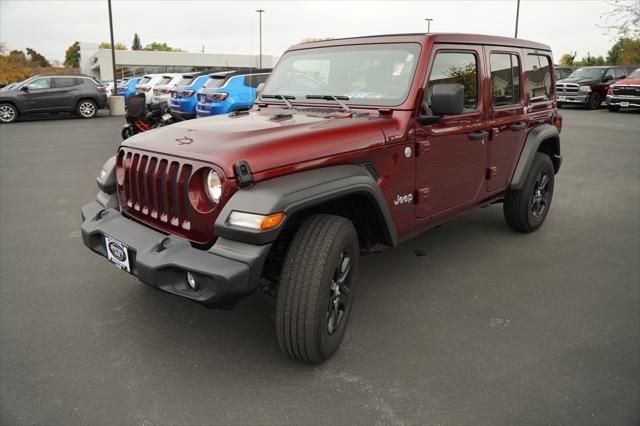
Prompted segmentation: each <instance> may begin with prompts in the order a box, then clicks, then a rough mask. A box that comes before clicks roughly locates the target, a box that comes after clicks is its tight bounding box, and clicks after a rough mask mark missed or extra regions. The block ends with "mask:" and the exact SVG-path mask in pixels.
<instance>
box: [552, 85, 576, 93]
mask: <svg viewBox="0 0 640 426" xmlns="http://www.w3.org/2000/svg"><path fill="white" fill-rule="evenodd" d="M578 88H579V85H577V84H573V83H560V84H557V85H556V92H557V93H558V94H566V93H578Z"/></svg>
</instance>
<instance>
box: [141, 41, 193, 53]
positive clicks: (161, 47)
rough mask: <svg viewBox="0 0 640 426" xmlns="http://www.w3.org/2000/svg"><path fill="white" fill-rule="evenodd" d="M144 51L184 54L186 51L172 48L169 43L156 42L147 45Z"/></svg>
mask: <svg viewBox="0 0 640 426" xmlns="http://www.w3.org/2000/svg"><path fill="white" fill-rule="evenodd" d="M143 50H157V51H160V52H184V50H182V49H180V48H176V47H171V46H169V45H167V43H158V42H156V41H154V42H152V43H149V44H147V45H146V46H145V47H144V49H143Z"/></svg>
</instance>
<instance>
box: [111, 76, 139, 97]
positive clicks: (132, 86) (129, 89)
mask: <svg viewBox="0 0 640 426" xmlns="http://www.w3.org/2000/svg"><path fill="white" fill-rule="evenodd" d="M141 79H142V77H125V78H124V79H122V80H120V83H118V89H117V91H116V93H117V94H118V95H121V96H124V97H125V98H128V97H129V96H131V95H135V94H136V84H138V82H139V81H140V80H141Z"/></svg>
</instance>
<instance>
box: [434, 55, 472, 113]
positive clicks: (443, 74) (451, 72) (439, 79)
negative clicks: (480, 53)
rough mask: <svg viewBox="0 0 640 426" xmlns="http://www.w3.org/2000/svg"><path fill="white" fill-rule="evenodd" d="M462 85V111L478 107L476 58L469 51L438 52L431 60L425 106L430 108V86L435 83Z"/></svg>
mask: <svg viewBox="0 0 640 426" xmlns="http://www.w3.org/2000/svg"><path fill="white" fill-rule="evenodd" d="M456 83H457V84H462V85H463V86H464V111H465V112H467V111H473V110H476V109H477V108H478V59H477V58H476V55H475V54H473V53H471V52H439V53H437V54H436V57H435V59H434V60H433V67H432V69H431V75H430V76H429V83H428V86H427V102H426V104H427V106H428V107H429V108H431V88H433V86H435V85H437V84H456Z"/></svg>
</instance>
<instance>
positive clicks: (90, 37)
mask: <svg viewBox="0 0 640 426" xmlns="http://www.w3.org/2000/svg"><path fill="white" fill-rule="evenodd" d="M516 3H517V1H516V0H467V1H430V0H422V1H417V0H416V1H396V0H387V1H364V0H359V1H355V0H354V1H237V0H236V1H213V0H200V1H184V0H183V1H177V0H171V1H170V0H126V1H125V0H113V21H114V34H115V36H114V37H115V41H116V42H121V43H124V44H125V45H126V46H127V47H128V48H130V47H131V42H132V40H133V34H134V33H136V32H137V33H138V34H139V35H140V37H141V39H142V43H143V45H144V44H147V43H150V42H152V41H158V42H166V43H167V44H169V45H170V46H173V47H180V48H182V49H185V50H187V51H190V52H199V51H200V50H201V48H202V45H204V49H205V52H209V53H242V54H249V53H253V54H257V52H258V14H257V13H256V12H255V11H256V9H265V10H266V13H264V14H263V26H262V28H263V53H264V54H267V55H269V54H270V55H275V56H280V55H281V54H282V52H283V51H284V50H285V49H286V48H287V47H288V46H290V45H292V44H295V43H298V42H300V41H301V40H302V39H303V38H305V37H347V36H360V35H369V34H388V33H404V32H424V31H426V28H427V24H426V22H425V21H424V18H427V17H429V18H433V22H432V23H431V31H432V32H466V33H481V34H493V35H502V36H513V33H514V25H515V15H516ZM608 10H610V9H609V6H607V5H606V3H604V1H603V0H522V3H521V6H520V27H519V36H520V37H521V38H526V39H529V40H535V41H539V42H542V43H546V44H549V45H551V47H552V49H553V51H554V55H555V57H556V59H558V58H559V57H560V56H561V55H562V53H565V52H569V51H577V52H578V57H579V58H580V57H582V56H583V55H586V53H587V52H591V54H592V55H606V53H607V51H608V49H609V47H610V46H611V44H612V40H611V37H610V36H608V35H603V32H604V30H603V29H601V28H598V27H597V26H596V25H597V24H602V23H603V21H602V18H601V15H602V14H603V13H605V12H607V11H608ZM0 40H1V41H2V42H5V43H6V44H7V48H8V49H9V50H11V49H24V48H26V47H32V48H34V49H35V50H37V51H39V52H40V53H42V54H43V55H44V56H45V57H47V58H48V59H52V60H54V59H57V60H63V59H64V52H65V50H66V48H67V47H68V46H69V45H70V44H71V43H72V42H73V41H74V40H79V41H82V42H96V43H98V42H101V41H108V40H109V20H108V9H107V0H67V1H57V0H0Z"/></svg>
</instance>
